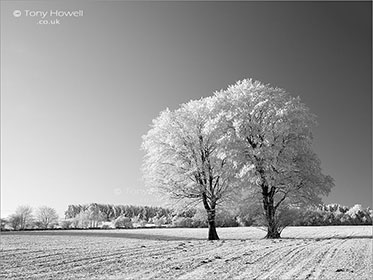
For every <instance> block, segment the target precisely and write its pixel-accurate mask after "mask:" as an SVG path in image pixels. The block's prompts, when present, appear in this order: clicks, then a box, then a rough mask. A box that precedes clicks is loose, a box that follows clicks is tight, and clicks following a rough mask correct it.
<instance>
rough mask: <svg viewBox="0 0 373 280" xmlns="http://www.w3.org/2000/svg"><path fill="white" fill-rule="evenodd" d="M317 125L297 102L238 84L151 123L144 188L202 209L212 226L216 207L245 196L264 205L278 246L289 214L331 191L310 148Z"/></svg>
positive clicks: (274, 90) (274, 92) (273, 90)
mask: <svg viewBox="0 0 373 280" xmlns="http://www.w3.org/2000/svg"><path fill="white" fill-rule="evenodd" d="M315 124H316V121H315V116H314V115H313V114H311V113H310V112H309V109H308V108H307V107H306V106H305V105H304V104H303V103H302V102H301V101H300V98H299V97H297V98H296V97H292V96H291V95H290V94H288V93H287V92H286V91H285V90H283V89H280V88H276V87H272V86H270V85H265V84H262V83H260V82H258V81H253V80H251V79H248V80H243V81H239V82H237V83H236V84H235V85H232V86H230V87H228V88H227V89H226V90H221V91H220V92H216V93H215V94H214V95H213V96H211V97H207V98H202V99H200V100H197V101H190V102H188V103H186V104H183V105H182V106H181V107H180V108H179V109H177V110H175V111H170V110H168V109H167V110H165V111H163V112H161V114H160V115H159V117H158V118H156V119H155V120H153V125H152V128H151V129H150V130H149V132H148V133H147V134H146V135H145V136H144V137H143V149H144V150H145V152H146V156H145V163H144V174H145V180H146V182H147V183H148V185H150V186H152V187H158V188H159V189H161V190H163V191H165V192H166V193H168V194H170V195H171V197H173V198H177V199H195V200H199V201H202V202H203V205H204V206H205V209H206V211H207V212H208V214H209V216H208V217H209V221H213V217H214V213H215V206H216V203H217V202H218V201H219V200H224V199H226V198H231V197H232V194H234V193H237V192H239V191H240V190H241V189H244V190H245V192H246V193H247V194H249V197H251V201H250V203H257V202H258V199H260V201H261V204H262V206H263V212H264V215H265V221H266V225H267V227H268V233H267V237H268V238H277V237H279V236H280V233H281V231H282V229H283V227H284V226H286V225H285V224H284V223H283V218H282V217H284V213H286V211H289V209H290V208H291V207H301V206H304V205H310V204H311V205H312V204H313V205H316V204H319V203H321V196H322V195H327V194H328V193H329V192H330V190H331V188H332V187H333V179H332V178H331V177H330V176H327V175H324V174H323V173H322V170H321V166H320V165H321V163H320V160H319V159H318V157H317V155H316V154H315V153H314V151H313V148H312V128H313V127H314V126H315ZM211 215H212V216H211ZM285 216H286V215H285ZM216 237H217V236H216Z"/></svg>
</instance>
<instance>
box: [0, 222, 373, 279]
mask: <svg viewBox="0 0 373 280" xmlns="http://www.w3.org/2000/svg"><path fill="white" fill-rule="evenodd" d="M218 234H219V236H220V238H221V240H219V241H206V240H205V238H206V236H207V229H133V230H98V231H94V230H72V231H40V232H37V231H34V232H5V233H4V232H2V233H1V251H0V279H328V280H331V279H372V277H373V268H372V261H373V260H372V249H373V248H372V244H373V239H372V226H351V227H349V226H339V227H290V228H286V229H285V230H284V232H283V234H282V237H283V238H282V239H279V240H265V239H263V237H264V236H265V232H264V231H262V230H260V229H258V228H249V227H245V228H218Z"/></svg>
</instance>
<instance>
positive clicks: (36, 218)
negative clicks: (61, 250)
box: [1, 205, 59, 230]
mask: <svg viewBox="0 0 373 280" xmlns="http://www.w3.org/2000/svg"><path fill="white" fill-rule="evenodd" d="M58 223H59V216H58V214H57V212H56V210H55V209H54V208H52V207H48V206H41V207H39V208H37V209H36V211H34V209H33V208H32V207H30V206H27V205H23V206H19V207H18V208H17V209H16V211H15V213H14V214H12V215H10V216H9V217H8V219H1V229H2V230H3V229H5V228H7V227H8V228H11V229H14V230H24V229H29V228H40V229H47V228H54V227H55V226H56V225H58Z"/></svg>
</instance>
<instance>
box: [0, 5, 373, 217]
mask: <svg viewBox="0 0 373 280" xmlns="http://www.w3.org/2000/svg"><path fill="white" fill-rule="evenodd" d="M15 10H18V11H19V12H20V13H18V14H17V12H16V13H14V11H15ZM51 10H52V11H56V10H59V11H63V12H67V11H70V12H71V11H74V10H81V11H83V14H81V13H80V16H79V17H68V16H55V15H53V14H52V15H50V11H51ZM44 12H47V13H48V15H47V16H45V18H42V16H43V13H44ZM65 15H66V14H65ZM40 20H45V21H42V22H39V21H40ZM56 20H59V24H41V23H53V22H55V23H57V21H56ZM371 24H372V4H371V2H281V1H277V2H153V1H152V2H121V1H74V2H72V1H1V141H2V142H1V145H2V146H1V211H2V213H1V215H2V216H8V215H9V214H11V213H12V212H14V210H15V209H16V207H17V206H18V205H25V204H27V205H30V206H33V207H38V206H41V205H47V206H51V207H54V208H55V209H56V210H57V211H58V213H59V214H61V215H62V213H63V212H64V211H65V210H66V209H67V206H68V205H69V204H78V203H80V204H82V203H90V202H97V203H111V204H134V205H161V203H162V200H161V199H160V198H158V197H156V196H155V195H154V194H150V193H148V191H147V190H146V189H145V187H144V183H143V181H142V174H141V165H142V159H143V152H142V151H141V150H140V146H141V141H142V140H141V136H142V135H144V134H145V133H146V132H147V131H148V129H149V128H150V124H151V121H152V119H153V118H155V117H157V115H158V114H159V112H160V111H161V110H164V109H165V108H167V107H169V108H170V109H175V108H177V107H178V106H179V104H181V103H184V102H187V101H189V100H190V99H196V98H200V97H202V96H208V95H211V94H213V92H214V91H216V90H220V89H222V88H226V87H227V86H228V85H230V84H233V83H235V82H236V81H237V80H241V79H244V78H253V79H256V80H260V81H262V82H264V83H270V84H272V85H274V86H278V87H281V88H284V89H286V90H287V91H289V92H290V93H292V94H293V95H294V96H298V95H299V96H300V97H301V99H302V100H303V102H304V103H306V104H307V105H308V107H309V108H310V109H311V111H312V112H313V113H315V114H316V115H317V116H318V122H319V126H318V127H317V128H316V129H315V130H314V138H315V140H314V148H315V151H316V152H317V154H318V155H319V157H320V159H321V161H322V168H323V170H324V173H326V174H329V175H331V176H332V177H333V178H334V179H335V185H336V186H335V188H334V189H333V191H332V192H331V194H330V195H329V197H327V198H325V200H324V201H325V202H326V203H340V204H343V205H346V206H353V205H354V204H362V205H363V207H368V206H370V207H372V145H371V144H372V114H371V113H372V110H371V109H372V80H371V79H372V54H371V52H372V27H371Z"/></svg>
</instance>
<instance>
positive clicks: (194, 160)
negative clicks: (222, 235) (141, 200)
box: [143, 98, 239, 240]
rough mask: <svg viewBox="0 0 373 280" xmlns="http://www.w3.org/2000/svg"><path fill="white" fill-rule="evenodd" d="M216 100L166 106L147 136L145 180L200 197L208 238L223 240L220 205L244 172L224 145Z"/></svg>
mask: <svg viewBox="0 0 373 280" xmlns="http://www.w3.org/2000/svg"><path fill="white" fill-rule="evenodd" d="M215 114H216V109H215V106H214V99H213V98H205V99H201V100H198V101H190V102H189V103H187V104H184V105H182V107H181V108H179V109H178V110H175V111H170V110H168V109H167V110H165V111H163V112H161V114H160V115H159V117H158V118H156V119H155V120H153V126H152V128H151V129H150V130H149V132H148V133H147V134H146V135H145V136H144V137H143V149H144V150H145V152H146V155H145V162H144V168H143V169H144V170H143V171H144V178H145V181H146V183H147V185H149V186H152V187H158V188H159V189H161V190H162V191H164V192H165V193H167V194H170V195H171V197H172V198H174V199H179V200H184V199H187V200H192V201H197V202H198V201H200V202H202V203H203V206H204V209H205V210H206V211H207V220H208V226H209V233H208V239H209V240H217V239H219V237H218V235H217V232H216V227H215V214H216V206H217V204H218V203H220V202H223V201H224V200H227V199H229V198H230V197H231V196H232V195H233V193H234V190H235V189H237V188H235V187H236V186H237V184H238V180H239V178H238V177H237V176H236V172H237V171H238V170H237V169H236V168H235V167H236V165H235V164H234V162H233V161H232V160H231V159H230V158H228V157H227V155H226V152H225V149H224V147H222V146H221V145H220V144H219V141H220V138H222V137H223V134H224V133H225V131H224V130H223V129H222V128H221V127H220V126H218V125H217V123H216V119H215V117H214V116H215Z"/></svg>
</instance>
